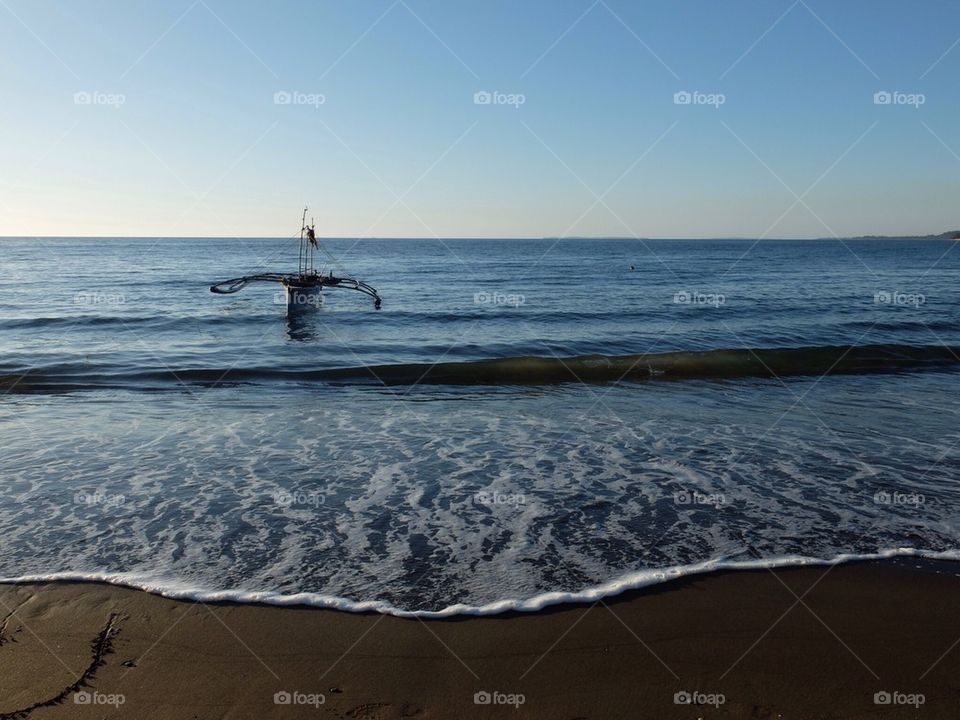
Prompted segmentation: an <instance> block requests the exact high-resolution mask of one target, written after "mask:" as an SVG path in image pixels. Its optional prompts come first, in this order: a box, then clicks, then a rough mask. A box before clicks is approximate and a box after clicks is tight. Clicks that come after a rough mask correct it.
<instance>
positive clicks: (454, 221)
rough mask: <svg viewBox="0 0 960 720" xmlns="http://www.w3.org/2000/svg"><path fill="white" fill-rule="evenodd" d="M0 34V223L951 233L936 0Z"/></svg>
mask: <svg viewBox="0 0 960 720" xmlns="http://www.w3.org/2000/svg"><path fill="white" fill-rule="evenodd" d="M0 47H2V48H3V50H2V52H0V98H2V101H0V236H69V235H77V236H149V237H176V236H218V237H286V236H289V235H293V234H295V233H296V232H297V231H298V230H299V223H300V213H301V211H302V209H303V207H304V205H308V206H309V207H310V213H309V215H310V216H312V217H314V218H315V221H316V224H317V233H318V235H322V236H327V237H351V238H353V237H427V238H429V237H444V238H448V237H506V238H511V237H544V236H546V237H555V236H623V237H681V238H683V237H711V238H716V237H752V238H757V237H760V238H767V237H769V238H794V237H832V236H843V237H847V236H854V235H866V234H886V235H898V234H926V233H939V232H943V231H945V230H951V229H955V228H957V227H960V217H958V213H957V206H958V203H957V196H958V190H960V123H958V122H957V120H956V119H957V117H958V115H960V3H957V2H955V1H954V0H923V1H922V2H907V1H906V0H830V1H828V0H796V1H794V0H731V1H729V2H726V1H725V2H716V0H697V1H687V0H664V1H662V2H660V1H658V2H654V1H652V0H596V1H595V0H523V1H522V2H517V1H516V0H482V1H480V0H316V1H314V2H284V1H282V0H280V1H272V2H270V3H263V2H252V1H246V0H231V1H228V0H168V1H167V2H163V3H157V2H148V1H142V0H125V1H122V2H121V1H120V0H69V1H67V0H61V1H58V2H56V1H52V0H0ZM878 93H880V94H879V95H878Z"/></svg>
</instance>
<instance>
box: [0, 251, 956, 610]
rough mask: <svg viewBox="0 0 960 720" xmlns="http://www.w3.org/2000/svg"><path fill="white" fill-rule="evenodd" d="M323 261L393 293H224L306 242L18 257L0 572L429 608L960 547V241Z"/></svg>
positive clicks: (4, 293)
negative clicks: (220, 288) (377, 298)
mask: <svg viewBox="0 0 960 720" xmlns="http://www.w3.org/2000/svg"><path fill="white" fill-rule="evenodd" d="M325 245H326V247H327V248H328V249H329V250H330V252H331V253H332V254H333V255H334V256H335V257H337V258H338V262H337V263H336V264H335V265H331V266H330V267H332V269H333V270H334V272H335V273H336V274H338V275H341V274H343V273H344V272H349V273H350V274H352V275H354V276H356V277H358V278H360V279H362V280H364V281H366V282H368V283H370V284H371V285H373V286H374V287H376V288H377V289H378V290H379V292H380V295H381V296H382V297H383V307H382V309H380V310H375V309H374V307H373V303H372V301H371V300H370V299H369V298H368V297H366V296H364V295H361V294H360V293H355V292H350V291H348V290H336V289H335V290H328V291H325V292H324V303H323V305H322V306H321V307H319V308H316V309H315V310H310V311H308V312H306V313H301V314H300V315H299V316H297V317H288V315H287V312H286V308H285V305H284V304H283V297H282V294H280V293H278V291H279V290H281V288H280V286H279V285H266V284H262V285H251V286H249V287H247V288H246V289H244V290H243V291H242V292H239V293H237V294H234V295H215V294H212V293H211V292H210V291H209V287H210V285H212V284H214V283H216V282H219V281H222V280H226V279H229V278H234V277H238V276H242V275H248V274H253V273H260V272H289V271H291V270H293V269H295V268H296V259H297V245H296V240H292V241H291V240H275V239H274V240H271V239H249V240H242V239H240V240H238V239H159V240H158V239H143V238H141V239H117V238H83V239H77V238H42V239H37V238H24V239H15V238H10V239H3V240H0V251H2V259H0V270H2V272H0V393H2V395H0V397H2V400H0V525H2V527H3V532H2V533H0V576H2V577H3V578H6V579H21V580H26V579H33V580H36V579H54V578H72V579H91V580H105V581H108V582H113V583H117V584H123V585H128V586H132V587H139V588H144V589H148V590H150V591H153V592H159V593H162V594H166V595H170V596H174V597H183V598H196V599H202V600H218V599H235V600H243V601H261V602H272V603H278V604H286V603H289V604H296V603H303V604H312V605H319V606H326V607H334V608H342V609H347V610H376V611H379V612H386V613H393V614H398V615H409V614H417V615H420V616H436V615H441V616H442V615H454V614H486V613H496V612H501V611H505V610H511V609H513V610H536V609H538V608H541V607H544V606H546V605H549V604H552V603H556V602H561V601H571V600H572V601H592V600H595V599H597V598H602V597H606V596H609V595H614V594H616V593H618V592H621V591H623V590H625V589H628V588H634V587H640V586H643V585H649V584H652V583H657V582H662V581H665V580H669V579H671V578H675V577H679V576H683V575H685V574H691V573H703V572H710V571H715V570H718V569H721V568H729V567H774V566H780V565H793V564H807V563H828V562H835V561H838V560H844V559H854V558H870V557H885V556H894V555H906V556H925V557H938V558H960V532H958V530H960V486H958V484H957V475H958V470H960V458H958V443H960V407H958V404H957V401H956V395H957V389H958V383H957V380H958V370H960V292H958V284H957V283H958V277H960V275H958V271H960V251H957V250H955V249H954V246H955V242H954V241H947V240H907V239H890V240H868V239H860V240H847V241H837V240H821V241H786V240H776V241H774V240H764V241H763V242H759V243H758V242H755V241H752V240H650V241H639V240H560V241H556V240H551V239H543V240H459V239H458V240H402V239H398V240H363V241H359V242H356V241H352V240H346V239H338V240H330V241H327V242H326V243H325ZM328 269H330V268H328ZM530 358H538V359H530ZM827 371H829V372H827Z"/></svg>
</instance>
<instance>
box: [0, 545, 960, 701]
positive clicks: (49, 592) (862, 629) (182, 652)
mask: <svg viewBox="0 0 960 720" xmlns="http://www.w3.org/2000/svg"><path fill="white" fill-rule="evenodd" d="M958 606H960V562H952V561H934V560H923V559H920V558H899V559H894V560H883V561H863V562H851V563H844V564H838V565H829V566H803V567H789V568H780V569H762V570H719V571H716V572H712V573H709V574H699V575H689V576H686V577H682V578H678V579H676V580H672V581H668V582H664V583H658V584H656V585H652V586H648V587H646V588H641V589H636V590H628V591H625V592H623V593H622V594H620V595H618V596H616V597H611V598H609V599H601V600H597V601H595V602H593V603H591V604H587V605H584V604H574V605H571V604H562V605H555V606H551V607H548V608H545V609H543V610H541V611H539V612H512V613H504V614H500V615H496V616H479V617H478V616H456V617H453V618H446V619H438V620H422V619H419V618H415V619H408V618H398V617H394V616H389V615H382V614H378V613H373V612H365V613H354V612H343V611H338V610H330V609H322V608H311V607H303V606H297V607H277V606H275V605H266V604H255V603H243V604H237V603H231V602H216V603H214V602H192V601H182V600H172V599H167V598H163V597H160V596H157V595H152V594H149V593H147V592H145V591H141V590H134V589H127V588H121V587H117V586H112V585H107V584H103V583H94V582H49V583H32V584H7V583H4V584H0V613H2V615H3V617H2V619H0V671H2V677H3V678H4V681H3V683H2V684H0V717H29V718H64V717H71V718H72V717H77V718H87V717H89V718H103V717H118V718H122V717H137V718H194V717H195V718H204V719H207V718H246V717H251V718H253V717H257V718H260V717H312V718H341V719H345V718H368V719H370V720H373V719H380V718H401V717H409V718H421V719H424V720H426V719H427V718H447V717H458V718H468V719H469V718H490V717H516V718H520V717H524V718H526V717H530V718H552V719H554V720H555V719H557V718H559V719H560V720H564V719H566V720H573V718H620V717H623V718H628V717H629V718H634V717H657V718H674V717H676V718H698V717H736V718H739V717H744V718H778V717H782V718H814V717H822V718H855V717H876V716H882V717H884V718H898V717H914V718H915V717H931V718H939V717H955V716H956V707H957V706H958V704H960V684H958V683H957V682H956V680H955V678H956V676H957V672H958V670H960V613H957V612H956V610H955V608H956V607H958ZM278 693H279V695H278ZM284 693H286V694H284ZM478 693H481V695H477V694H478ZM482 693H488V695H482ZM877 693H881V695H879V696H877V698H878V699H879V700H880V702H881V703H883V700H884V699H885V698H887V697H889V699H890V703H888V704H880V705H878V704H876V703H875V695H876V694H877ZM883 693H887V694H888V695H882V694H883ZM275 696H276V700H277V701H278V702H279V703H280V704H277V703H276V702H275ZM475 696H476V700H479V701H481V704H477V703H475ZM78 698H79V700H80V702H78ZM121 698H122V701H121ZM485 699H489V700H490V703H489V704H483V703H482V701H483V700H485ZM686 699H690V700H691V701H694V702H698V701H699V702H700V704H699V705H697V704H684V700H686ZM721 699H722V702H721ZM921 699H922V701H921ZM84 700H86V701H87V702H83V701H84ZM286 700H289V704H285V701H286ZM321 700H322V701H321ZM521 700H522V702H521ZM111 703H112V704H111ZM678 703H679V704H678ZM17 713H20V714H19V715H18V714H17Z"/></svg>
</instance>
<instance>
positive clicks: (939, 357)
mask: <svg viewBox="0 0 960 720" xmlns="http://www.w3.org/2000/svg"><path fill="white" fill-rule="evenodd" d="M958 364H960V348H955V347H948V346H944V345H920V346H917V345H859V346H846V347H845V346H840V345H837V346H817V347H791V348H756V349H754V348H739V349H729V350H702V351H681V352H666V353H656V354H647V355H579V356H575V357H567V358H562V357H508V358H498V359H491V360H473V361H462V362H441V363H400V364H389V365H365V366H353V367H345V368H323V369H309V370H305V369H283V368H273V367H246V368H237V367H216V368H212V367H211V368H196V367H192V368H181V369H173V368H162V369H161V368H157V369H149V370H129V371H126V372H124V371H122V370H121V369H120V368H117V367H116V366H111V368H110V369H111V371H110V372H109V373H107V372H104V371H103V370H104V369H105V368H101V369H100V372H98V370H97V366H96V365H94V366H87V365H59V366H48V367H45V368H29V367H28V368H17V369H5V370H0V392H9V393H51V392H69V391H71V390H79V389H96V388H106V387H125V388H129V389H152V388H156V383H164V384H169V383H171V382H173V383H178V384H181V385H182V384H188V383H189V384H198V385H224V384H236V383H257V382H269V381H279V382H301V383H302V382H328V383H358V382H365V383H370V382H372V383H377V384H384V385H414V384H440V385H549V384H557V383H569V382H581V383H605V382H619V381H622V380H631V381H639V380H688V379H705V380H711V379H716V380H720V379H737V378H780V377H790V376H804V375H816V376H821V375H828V374H830V375H840V374H844V375H860V374H870V373H891V372H900V371H907V370H922V369H931V368H945V367H951V366H955V365H958Z"/></svg>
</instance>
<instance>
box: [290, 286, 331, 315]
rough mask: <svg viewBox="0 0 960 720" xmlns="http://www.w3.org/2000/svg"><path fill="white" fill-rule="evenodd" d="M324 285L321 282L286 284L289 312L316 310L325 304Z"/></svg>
mask: <svg viewBox="0 0 960 720" xmlns="http://www.w3.org/2000/svg"><path fill="white" fill-rule="evenodd" d="M322 290H323V286H322V285H319V284H309V285H306V284H305V285H299V284H293V283H288V284H284V293H285V295H286V300H287V312H288V313H301V312H308V311H310V310H316V309H317V308H319V307H320V306H321V305H323V294H322V292H321V291H322Z"/></svg>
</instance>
